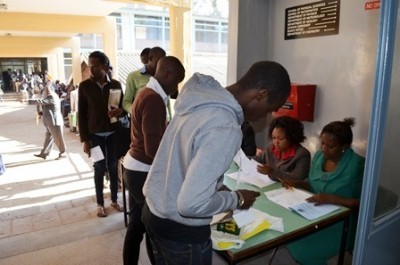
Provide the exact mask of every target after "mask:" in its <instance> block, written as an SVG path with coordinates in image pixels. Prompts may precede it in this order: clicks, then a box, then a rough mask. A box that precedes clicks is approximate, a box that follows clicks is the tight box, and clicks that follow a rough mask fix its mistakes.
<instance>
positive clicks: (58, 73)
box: [50, 47, 67, 83]
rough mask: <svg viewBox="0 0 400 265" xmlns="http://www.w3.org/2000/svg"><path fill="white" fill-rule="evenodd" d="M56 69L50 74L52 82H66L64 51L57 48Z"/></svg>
mask: <svg viewBox="0 0 400 265" xmlns="http://www.w3.org/2000/svg"><path fill="white" fill-rule="evenodd" d="M56 59H57V69H56V70H55V71H52V72H50V74H53V81H55V80H57V79H58V80H60V82H64V83H65V82H66V81H67V80H66V79H65V71H64V49H63V48H62V47H59V48H57V49H56Z"/></svg>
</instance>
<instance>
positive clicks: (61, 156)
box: [56, 152, 67, 160]
mask: <svg viewBox="0 0 400 265" xmlns="http://www.w3.org/2000/svg"><path fill="white" fill-rule="evenodd" d="M66 157H67V155H66V154H65V153H64V152H61V153H60V154H59V155H58V157H57V158H56V160H58V159H63V158H66Z"/></svg>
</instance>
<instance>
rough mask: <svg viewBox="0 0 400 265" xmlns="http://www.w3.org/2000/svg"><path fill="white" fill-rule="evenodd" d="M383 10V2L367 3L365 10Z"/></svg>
mask: <svg viewBox="0 0 400 265" xmlns="http://www.w3.org/2000/svg"><path fill="white" fill-rule="evenodd" d="M379 8H381V1H371V2H366V3H365V10H371V9H379Z"/></svg>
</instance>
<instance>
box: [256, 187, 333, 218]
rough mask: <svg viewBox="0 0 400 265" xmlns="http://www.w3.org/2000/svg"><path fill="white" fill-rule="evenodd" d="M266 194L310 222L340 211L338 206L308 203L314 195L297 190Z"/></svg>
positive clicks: (275, 191)
mask: <svg viewBox="0 0 400 265" xmlns="http://www.w3.org/2000/svg"><path fill="white" fill-rule="evenodd" d="M264 194H265V196H267V198H268V199H269V200H271V201H273V202H275V203H277V204H279V205H281V206H283V207H285V208H286V209H289V210H291V211H294V212H296V213H298V214H300V215H301V216H303V217H304V218H306V219H308V220H313V219H317V218H319V217H321V216H324V215H326V214H328V213H330V212H333V211H335V210H337V209H339V207H338V206H336V205H333V204H320V205H318V206H317V205H315V204H314V203H312V202H307V201H306V199H307V198H309V197H311V196H312V194H310V193H308V192H305V191H302V190H299V189H295V188H293V189H286V188H280V189H276V190H272V191H267V192H265V193H264Z"/></svg>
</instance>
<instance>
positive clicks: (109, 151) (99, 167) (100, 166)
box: [91, 134, 118, 206]
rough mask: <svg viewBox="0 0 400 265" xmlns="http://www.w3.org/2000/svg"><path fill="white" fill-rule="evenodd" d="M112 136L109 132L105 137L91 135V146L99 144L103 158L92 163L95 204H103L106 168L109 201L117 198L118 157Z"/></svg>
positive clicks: (114, 200) (115, 200)
mask: <svg viewBox="0 0 400 265" xmlns="http://www.w3.org/2000/svg"><path fill="white" fill-rule="evenodd" d="M114 136H115V135H114V134H111V135H109V136H107V137H104V136H98V135H95V134H93V135H92V137H91V141H92V147H95V146H100V148H101V151H102V152H103V154H104V158H105V159H103V160H100V161H97V162H95V163H94V164H93V167H94V185H95V188H96V201H97V205H101V206H104V197H103V188H104V186H103V185H104V174H105V173H106V170H108V174H109V176H110V189H111V201H112V202H117V199H118V169H117V163H118V157H117V154H116V152H115V144H114V141H115V137H114Z"/></svg>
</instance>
